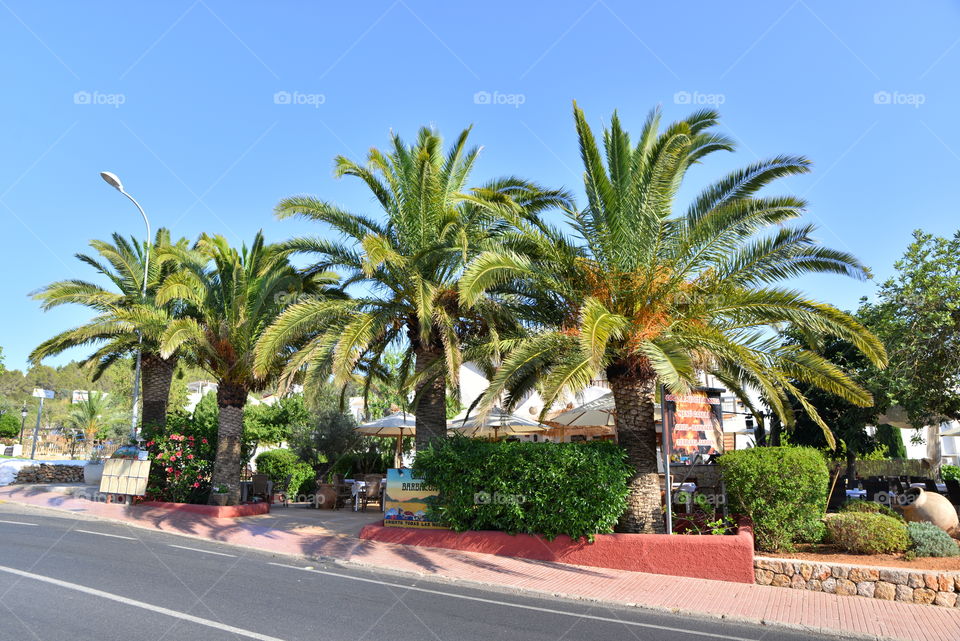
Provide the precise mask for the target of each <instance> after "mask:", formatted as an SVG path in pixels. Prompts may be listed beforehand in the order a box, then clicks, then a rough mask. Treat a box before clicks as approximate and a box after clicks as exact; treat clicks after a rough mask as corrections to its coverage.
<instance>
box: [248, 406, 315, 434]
mask: <svg viewBox="0 0 960 641" xmlns="http://www.w3.org/2000/svg"><path fill="white" fill-rule="evenodd" d="M312 422H313V416H312V415H311V413H310V411H309V410H308V409H307V405H306V402H305V401H304V400H303V396H302V395H300V394H294V395H291V396H286V397H284V398H281V399H280V400H278V401H277V402H276V403H274V404H273V405H266V404H261V405H251V406H248V407H247V408H246V409H245V410H244V413H243V430H244V435H245V438H247V439H251V440H254V441H256V442H258V443H260V444H263V445H265V444H278V443H283V442H286V441H289V440H290V434H291V432H292V430H293V429H294V428H295V427H298V426H303V425H310V424H311V423H312Z"/></svg>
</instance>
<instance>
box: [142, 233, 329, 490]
mask: <svg viewBox="0 0 960 641" xmlns="http://www.w3.org/2000/svg"><path fill="white" fill-rule="evenodd" d="M170 251H171V253H172V254H173V258H174V259H175V260H176V262H177V264H179V265H180V266H181V269H180V271H178V272H177V273H176V274H173V275H171V276H170V277H169V278H167V279H166V280H165V281H164V283H163V285H161V287H160V290H159V291H158V292H157V301H158V303H159V304H162V305H165V304H170V303H172V302H175V301H176V302H178V303H179V304H181V305H183V306H184V307H185V313H184V316H183V317H182V318H178V319H174V320H172V321H171V322H170V324H169V325H168V326H167V328H166V329H165V331H164V332H163V335H162V336H161V338H160V353H161V355H162V356H163V357H165V358H166V357H169V356H170V355H172V354H175V353H181V354H183V356H184V357H185V358H187V359H188V360H190V361H192V362H195V363H196V364H198V365H200V366H202V367H203V368H204V369H206V370H207V371H209V372H210V374H212V375H213V376H214V377H216V379H217V384H218V387H217V406H218V407H219V411H220V415H219V419H218V427H217V453H216V460H215V462H214V467H213V476H212V479H211V480H212V484H213V487H219V486H221V485H226V486H227V487H229V488H230V492H229V496H228V502H229V503H231V504H234V503H236V502H237V501H238V499H239V492H240V466H241V453H240V451H241V438H242V435H243V408H244V405H246V402H247V396H248V394H249V393H250V392H253V391H258V390H261V389H263V388H264V387H265V386H266V385H267V383H268V382H269V379H270V375H271V374H273V373H275V372H276V371H277V370H278V368H280V367H282V358H283V354H279V355H277V356H276V357H275V358H274V359H272V360H271V361H270V363H269V364H268V366H267V367H265V368H264V372H265V373H264V375H263V376H256V375H255V374H254V368H253V356H254V347H255V346H256V344H257V341H258V340H259V339H260V337H261V335H262V334H263V331H264V330H265V329H266V328H267V326H269V325H270V323H272V322H273V321H274V320H275V319H276V317H277V316H278V315H279V314H280V312H281V311H282V309H283V307H284V306H285V305H287V304H289V303H290V301H291V300H295V299H296V297H298V296H301V295H311V296H314V295H315V296H319V297H321V298H323V297H325V296H326V295H327V294H330V295H336V291H335V290H330V285H331V284H332V283H333V282H334V281H335V277H334V276H332V275H331V274H329V273H313V274H310V275H306V276H305V275H303V274H301V273H299V272H298V271H297V270H296V269H294V267H293V266H292V265H291V264H290V262H289V260H288V252H286V251H283V250H282V249H281V248H280V247H278V246H277V245H268V244H266V243H264V240H263V234H262V232H258V233H257V235H256V237H255V238H254V240H253V243H252V244H251V246H250V247H249V248H247V247H246V245H244V246H243V247H242V248H241V249H240V250H239V251H238V250H236V249H234V248H231V247H230V245H229V244H228V242H227V240H226V239H225V238H224V237H222V236H219V235H218V236H207V235H206V234H204V235H202V236H201V237H200V238H199V240H197V242H196V244H195V245H194V247H193V249H192V250H185V249H183V248H171V250H170ZM295 347H297V346H296V345H291V346H287V349H286V351H285V352H284V353H286V354H289V353H290V350H292V349H293V348H295Z"/></svg>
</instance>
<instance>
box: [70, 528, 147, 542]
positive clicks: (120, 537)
mask: <svg viewBox="0 0 960 641" xmlns="http://www.w3.org/2000/svg"><path fill="white" fill-rule="evenodd" d="M74 532H83V533H84V534H96V535H97V536H109V537H111V538H114V539H126V540H128V541H136V540H137V539H135V538H134V537H132V536H120V535H119V534H107V533H106V532H94V531H93V530H74Z"/></svg>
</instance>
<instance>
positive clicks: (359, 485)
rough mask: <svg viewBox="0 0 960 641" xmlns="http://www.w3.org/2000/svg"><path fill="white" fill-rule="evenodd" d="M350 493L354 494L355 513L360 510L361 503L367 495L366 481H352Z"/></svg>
mask: <svg viewBox="0 0 960 641" xmlns="http://www.w3.org/2000/svg"><path fill="white" fill-rule="evenodd" d="M350 492H351V493H352V494H353V511H354V512H358V511H359V510H360V501H361V499H362V498H363V495H364V494H366V493H367V482H366V481H350Z"/></svg>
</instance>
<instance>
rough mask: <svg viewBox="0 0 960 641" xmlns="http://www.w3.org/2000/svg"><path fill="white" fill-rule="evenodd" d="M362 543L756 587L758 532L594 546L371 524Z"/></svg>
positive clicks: (633, 537)
mask: <svg viewBox="0 0 960 641" xmlns="http://www.w3.org/2000/svg"><path fill="white" fill-rule="evenodd" d="M360 538H361V539H370V540H374V541H384V542H388V543H401V544H404V545H418V546H423V547H434V548H445V549H448V550H463V551H467V552H481V553H484V554H496V555H499V556H510V557H519V558H524V559H534V560H537V561H554V562H558V563H569V564H572V565H586V566H592V567H600V568H610V569H615V570H629V571H632V572H648V573H652V574H666V575H670V576H687V577H694V578H703V579H714V580H717V581H733V582H736V583H753V582H754V567H753V529H752V528H751V527H750V526H748V525H746V524H741V526H740V527H739V529H738V531H737V533H736V534H734V535H727V536H710V535H703V536H695V535H689V536H681V535H674V536H669V535H666V534H598V535H597V536H596V539H595V541H594V542H593V543H588V542H587V541H586V540H584V539H581V540H579V541H574V540H572V539H571V538H570V537H568V536H558V537H557V538H555V539H554V540H553V541H548V540H546V539H545V538H543V537H542V536H538V535H533V534H514V535H511V534H507V533H505V532H492V531H481V532H462V533H457V532H452V531H450V530H416V529H407V528H400V527H383V526H382V525H375V524H374V525H367V526H366V527H364V528H363V529H362V530H361V531H360Z"/></svg>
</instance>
